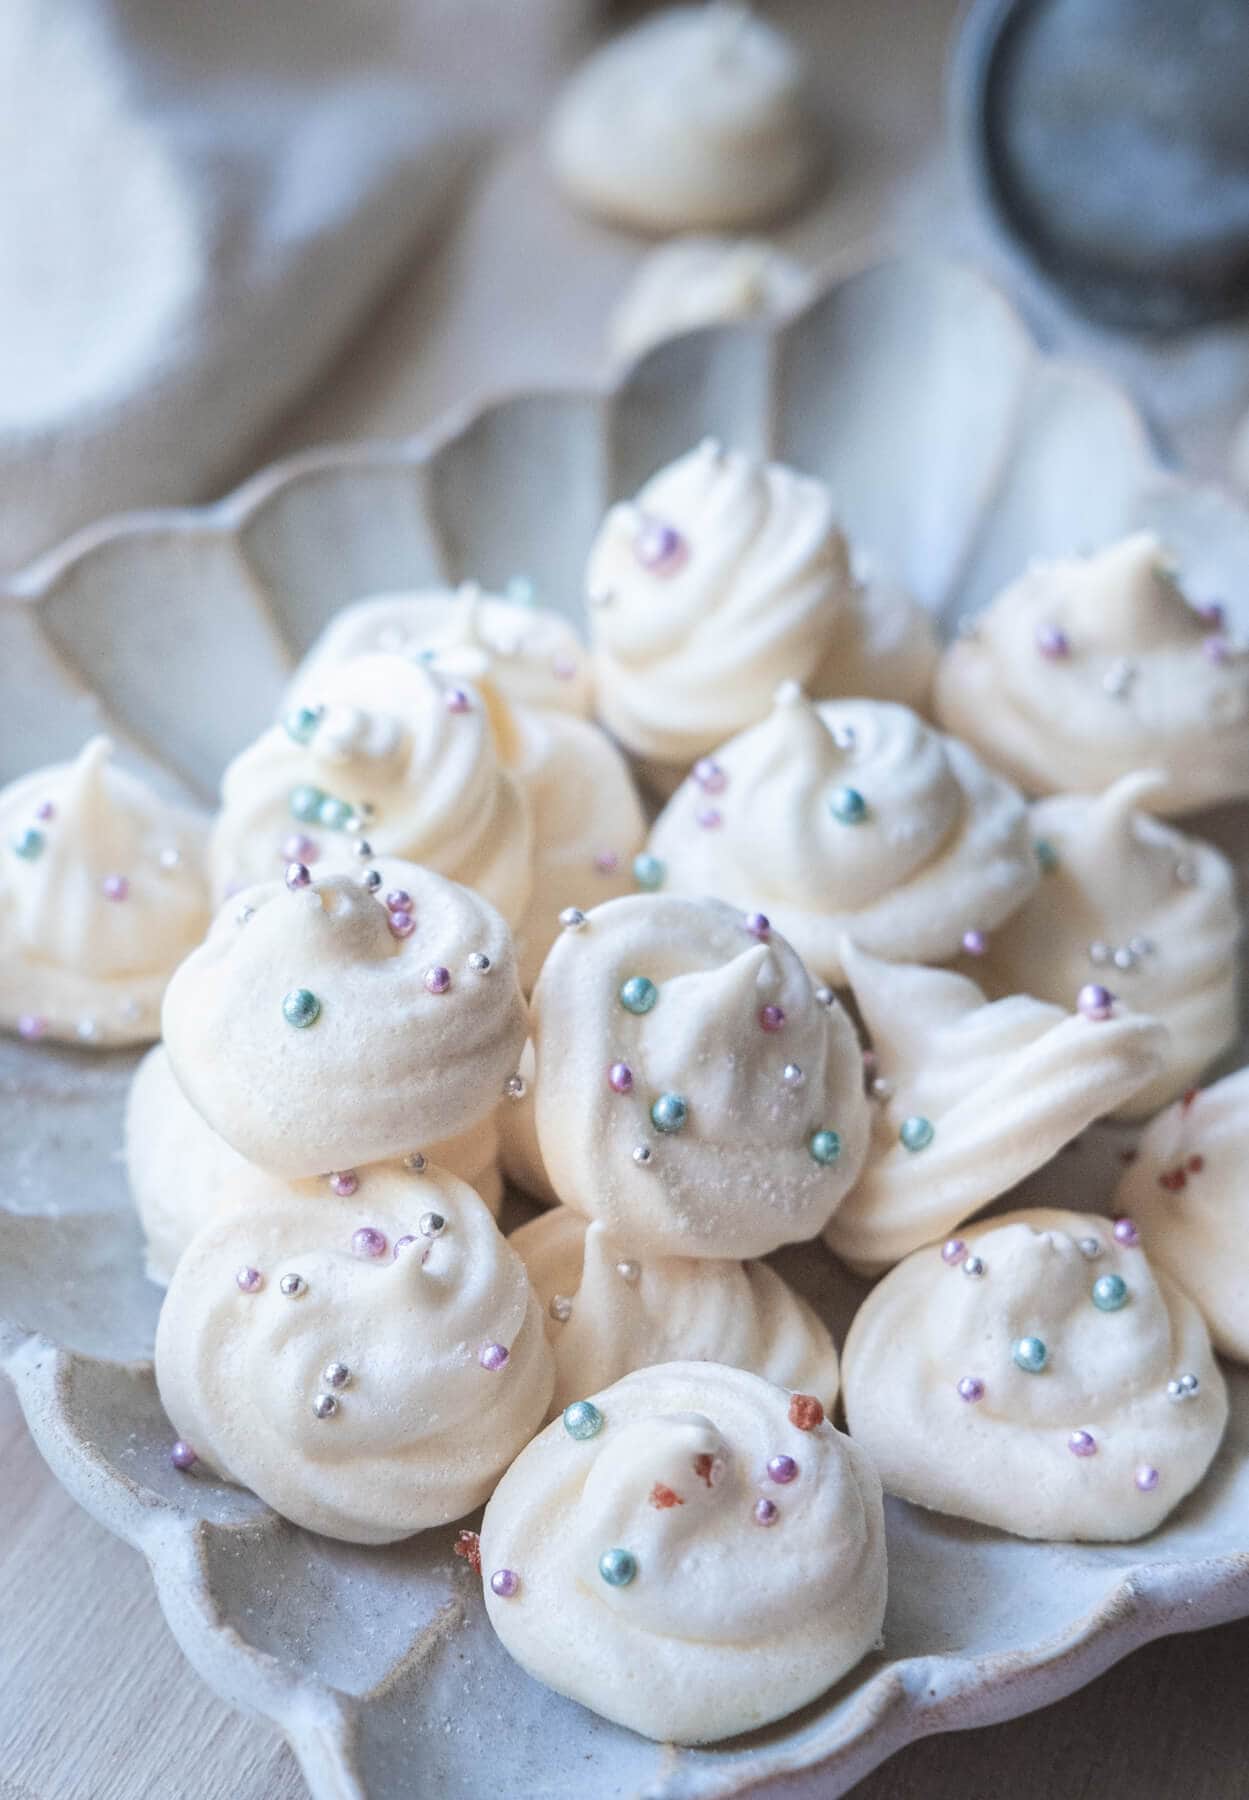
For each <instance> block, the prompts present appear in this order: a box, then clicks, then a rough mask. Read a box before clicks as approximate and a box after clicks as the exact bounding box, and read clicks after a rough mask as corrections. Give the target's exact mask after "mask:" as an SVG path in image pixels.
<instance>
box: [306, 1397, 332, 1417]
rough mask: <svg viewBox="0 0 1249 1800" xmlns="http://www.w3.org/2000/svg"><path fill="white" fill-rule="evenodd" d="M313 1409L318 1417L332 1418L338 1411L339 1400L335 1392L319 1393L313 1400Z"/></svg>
mask: <svg viewBox="0 0 1249 1800" xmlns="http://www.w3.org/2000/svg"><path fill="white" fill-rule="evenodd" d="M312 1410H313V1412H314V1413H315V1414H316V1416H317V1418H318V1419H332V1418H333V1417H334V1414H335V1413H336V1412H337V1411H338V1401H337V1400H336V1399H335V1398H334V1396H333V1394H318V1395H317V1397H316V1399H315V1400H314V1401H313V1402H312Z"/></svg>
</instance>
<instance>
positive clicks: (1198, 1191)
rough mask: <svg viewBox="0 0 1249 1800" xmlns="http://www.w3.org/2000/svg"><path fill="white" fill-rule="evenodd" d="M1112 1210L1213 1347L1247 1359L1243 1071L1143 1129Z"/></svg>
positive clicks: (1248, 1128) (1248, 1113) (1248, 1114)
mask: <svg viewBox="0 0 1249 1800" xmlns="http://www.w3.org/2000/svg"><path fill="white" fill-rule="evenodd" d="M1115 1210H1116V1211H1117V1212H1122V1213H1126V1214H1128V1215H1130V1217H1131V1218H1133V1219H1134V1220H1135V1221H1136V1224H1137V1225H1138V1226H1139V1228H1140V1234H1141V1242H1142V1243H1143V1244H1144V1246H1145V1248H1146V1250H1147V1251H1148V1253H1149V1257H1150V1260H1151V1261H1152V1262H1154V1263H1155V1264H1156V1265H1157V1266H1158V1268H1160V1269H1163V1270H1165V1271H1166V1273H1167V1274H1168V1275H1169V1276H1170V1277H1171V1278H1172V1280H1174V1281H1177V1282H1179V1284H1180V1286H1181V1287H1182V1288H1183V1289H1184V1290H1185V1292H1186V1293H1188V1294H1190V1295H1191V1296H1192V1298H1193V1299H1194V1300H1195V1301H1196V1303H1197V1305H1198V1306H1199V1307H1200V1309H1201V1311H1202V1313H1203V1314H1204V1316H1205V1320H1206V1323H1207V1325H1208V1326H1209V1327H1210V1335H1211V1337H1212V1338H1213V1339H1214V1345H1215V1348H1216V1349H1217V1350H1221V1351H1222V1352H1223V1354H1224V1355H1225V1356H1233V1357H1235V1358H1236V1360H1237V1362H1249V1069H1238V1070H1237V1071H1236V1073H1235V1074H1234V1075H1228V1076H1226V1077H1225V1078H1224V1080H1222V1081H1216V1082H1215V1083H1214V1085H1213V1086H1212V1087H1208V1088H1202V1089H1200V1090H1199V1091H1198V1092H1197V1093H1194V1094H1188V1095H1186V1096H1185V1097H1184V1099H1183V1100H1180V1101H1177V1103H1176V1104H1175V1105H1174V1106H1171V1107H1168V1108H1167V1110H1166V1112H1164V1113H1160V1114H1159V1116H1158V1117H1157V1118H1156V1119H1154V1120H1153V1121H1152V1122H1151V1123H1150V1124H1149V1125H1147V1126H1146V1127H1145V1130H1144V1132H1143V1133H1142V1135H1141V1138H1140V1142H1139V1144H1138V1145H1137V1151H1136V1158H1135V1160H1134V1161H1133V1162H1132V1163H1130V1164H1129V1165H1128V1167H1127V1169H1126V1170H1125V1171H1124V1174H1123V1179H1122V1180H1121V1181H1120V1183H1119V1187H1118V1190H1117V1192H1116V1194H1115Z"/></svg>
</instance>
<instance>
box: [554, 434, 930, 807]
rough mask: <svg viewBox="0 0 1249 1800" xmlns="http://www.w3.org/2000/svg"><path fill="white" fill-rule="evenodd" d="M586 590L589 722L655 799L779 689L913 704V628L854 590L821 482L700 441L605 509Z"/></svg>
mask: <svg viewBox="0 0 1249 1800" xmlns="http://www.w3.org/2000/svg"><path fill="white" fill-rule="evenodd" d="M586 585H587V593H588V598H589V605H590V626H591V635H592V639H593V649H594V667H595V678H596V682H597V692H598V705H599V713H600V716H601V717H602V719H603V723H604V724H605V725H606V726H607V728H608V730H609V731H611V732H612V733H613V734H614V735H615V736H616V737H617V738H619V739H620V741H621V743H622V744H624V745H625V746H626V748H627V749H629V750H631V751H633V752H634V753H635V754H636V755H637V756H639V757H642V758H643V759H645V761H646V763H647V764H648V765H651V764H653V765H656V768H655V777H656V780H657V782H658V785H660V786H661V787H663V786H664V785H665V781H664V772H665V769H667V770H668V771H669V774H670V772H671V770H673V769H679V770H681V771H684V770H685V769H687V768H688V767H689V765H690V764H691V763H692V762H693V761H694V759H695V758H696V757H698V756H702V755H704V754H705V753H706V752H707V751H709V750H712V749H714V747H715V746H716V745H717V744H719V743H721V742H722V741H723V739H725V738H726V737H729V736H730V735H731V734H732V733H733V732H736V731H741V730H743V729H744V728H745V727H746V726H748V725H753V724H754V723H755V721H756V720H758V719H760V718H762V717H763V716H764V714H765V713H766V712H767V710H768V707H769V705H770V704H771V700H772V695H773V693H774V691H775V689H776V686H777V684H778V682H780V681H782V680H786V679H793V680H796V681H799V682H801V683H803V684H804V685H806V686H809V687H812V688H813V689H815V690H816V691H823V692H836V693H841V694H845V693H856V692H862V691H864V690H865V688H866V691H867V692H868V693H878V692H880V693H885V694H888V695H889V696H890V697H892V698H896V699H904V700H909V699H918V698H920V697H921V696H922V695H923V694H926V692H927V687H928V681H929V678H930V675H931V668H932V663H933V660H934V659H935V654H936V652H935V647H934V642H933V636H932V627H931V625H930V624H929V622H928V619H927V616H926V615H925V614H923V613H922V612H921V610H920V609H919V608H917V607H915V606H914V605H913V603H911V602H910V601H909V600H907V599H906V597H905V596H901V597H900V596H899V591H898V590H897V589H895V588H890V587H888V586H887V585H885V584H882V583H879V582H877V583H875V584H873V583H871V582H869V583H868V584H866V585H864V586H858V585H856V583H855V582H854V580H853V579H852V577H851V573H850V563H849V558H848V552H847V547H846V541H845V538H844V537H843V536H842V534H841V532H840V531H839V530H838V527H837V523H836V518H835V516H834V508H833V500H832V495H831V494H830V493H829V490H828V488H827V487H826V486H825V485H824V483H823V482H822V481H817V480H814V479H813V478H812V477H810V476H806V475H800V474H798V473H797V472H796V471H795V470H793V469H790V468H786V467H785V466H784V464H782V463H763V462H758V461H756V460H755V459H754V458H752V457H749V456H747V455H745V454H743V453H742V452H740V451H725V450H723V449H722V448H721V447H720V446H719V445H718V444H717V443H715V442H714V441H713V440H711V439H708V440H707V441H706V442H705V443H704V444H702V445H700V446H699V447H698V449H696V450H693V451H691V452H690V453H689V454H688V455H686V456H682V457H680V458H679V459H678V460H677V461H676V462H674V463H670V464H669V465H668V466H667V467H666V468H663V469H661V470H660V471H659V472H658V474H656V475H654V476H652V477H651V479H650V480H649V481H648V482H647V483H646V485H645V486H644V487H643V488H642V489H641V491H640V492H639V494H638V496H637V498H636V500H635V501H633V502H631V503H629V504H625V505H621V506H616V507H613V508H612V510H611V511H610V512H609V513H608V515H607V518H606V519H605V521H604V523H603V525H602V527H601V529H600V531H599V534H598V537H597V538H596V539H595V542H594V544H593V546H592V547H591V550H590V558H589V563H588V566H587V572H586ZM878 602H879V606H880V610H881V617H880V618H879V619H877V618H876V616H875V610H874V609H875V608H876V605H877V603H878ZM912 645H918V646H919V648H918V649H916V648H913V647H912ZM817 682H818V684H819V686H818V688H817V686H816V684H817ZM917 690H918V691H917ZM667 785H668V787H669V790H670V785H671V784H670V780H669V782H668V783H667Z"/></svg>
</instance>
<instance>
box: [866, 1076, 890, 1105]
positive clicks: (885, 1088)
mask: <svg viewBox="0 0 1249 1800" xmlns="http://www.w3.org/2000/svg"><path fill="white" fill-rule="evenodd" d="M868 1092H869V1093H870V1094H871V1096H872V1099H873V1100H880V1101H885V1100H892V1099H893V1083H892V1081H890V1079H889V1077H888V1076H887V1075H877V1076H875V1077H874V1078H873V1080H872V1085H871V1087H870V1088H869V1090H868Z"/></svg>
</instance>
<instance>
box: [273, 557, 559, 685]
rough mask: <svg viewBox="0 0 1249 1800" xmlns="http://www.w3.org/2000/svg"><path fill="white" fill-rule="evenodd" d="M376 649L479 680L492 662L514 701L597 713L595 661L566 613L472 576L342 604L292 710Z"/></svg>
mask: <svg viewBox="0 0 1249 1800" xmlns="http://www.w3.org/2000/svg"><path fill="white" fill-rule="evenodd" d="M378 652H382V653H384V654H386V655H391V656H403V657H406V658H408V659H409V660H410V661H412V662H417V663H423V664H426V665H428V666H429V667H431V668H433V669H435V670H436V671H438V672H439V673H440V674H442V675H444V676H445V677H447V678H448V679H450V680H452V681H457V680H463V679H467V680H468V681H470V682H475V681H476V680H477V672H476V671H477V670H478V669H479V667H480V664H481V662H482V661H483V660H485V661H486V662H488V664H489V667H490V673H491V676H492V677H493V680H494V682H495V685H496V687H497V688H498V689H499V692H500V693H501V694H502V696H503V698H504V699H505V700H506V701H507V702H508V703H509V704H510V705H513V706H537V707H543V708H547V709H549V710H551V711H557V712H571V713H577V714H578V715H580V716H581V717H582V718H588V717H589V715H590V713H591V712H592V710H593V705H594V691H593V680H592V676H591V671H590V660H589V657H588V656H587V655H586V651H585V647H584V645H583V644H582V642H581V640H580V638H579V637H578V636H577V633H576V631H575V630H574V628H573V626H572V624H571V623H570V622H569V620H567V619H566V618H564V617H563V615H562V614H561V613H557V612H555V611H553V610H552V609H551V608H550V607H547V606H535V605H533V604H532V603H531V602H529V601H527V600H525V601H521V600H513V599H506V598H503V597H501V596H500V595H497V594H485V593H483V592H482V590H481V588H480V587H479V586H478V585H477V583H476V582H475V581H465V582H462V583H461V584H460V586H459V587H458V588H424V589H421V590H419V591H418V592H416V593H411V594H377V595H375V596H374V597H373V598H372V599H368V600H358V601H356V602H355V604H354V605H352V606H345V607H344V608H343V610H342V611H341V612H338V613H335V615H334V617H333V618H332V619H331V620H330V622H329V624H328V625H327V626H326V627H325V630H324V631H323V632H322V633H321V635H320V637H319V638H318V639H317V641H316V642H315V644H313V646H312V648H311V649H310V650H309V651H308V653H307V655H306V656H305V657H304V659H303V661H302V662H301V663H300V665H299V667H298V669H297V670H296V671H295V674H294V676H293V677H292V679H291V683H290V686H289V688H288V689H287V695H286V709H287V710H293V709H294V708H295V707H298V706H304V705H315V704H316V703H317V701H318V700H319V699H320V697H321V688H322V685H323V683H324V681H325V679H326V677H327V676H329V675H330V674H331V673H332V671H334V670H335V669H338V668H340V667H341V666H342V664H343V663H345V662H351V661H353V660H354V659H355V658H356V657H357V656H370V655H375V654H376V653H378Z"/></svg>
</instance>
